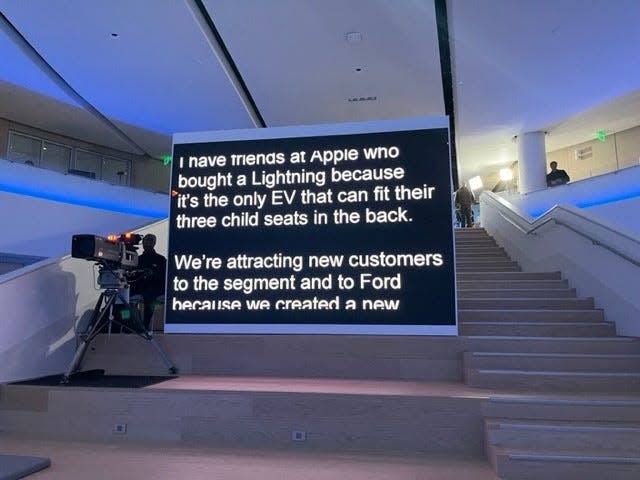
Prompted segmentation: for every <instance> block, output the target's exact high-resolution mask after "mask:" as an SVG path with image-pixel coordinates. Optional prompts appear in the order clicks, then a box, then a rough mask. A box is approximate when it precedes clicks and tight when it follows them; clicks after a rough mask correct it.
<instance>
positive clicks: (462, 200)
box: [454, 183, 475, 228]
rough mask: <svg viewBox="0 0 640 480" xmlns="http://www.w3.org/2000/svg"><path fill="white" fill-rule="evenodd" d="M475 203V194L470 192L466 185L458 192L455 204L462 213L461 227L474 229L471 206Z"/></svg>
mask: <svg viewBox="0 0 640 480" xmlns="http://www.w3.org/2000/svg"><path fill="white" fill-rule="evenodd" d="M474 202H475V198H474V197H473V192H471V190H469V188H468V187H467V185H466V183H464V184H462V186H461V187H460V188H459V189H458V190H456V194H455V199H454V203H455V205H456V209H459V211H460V226H461V227H463V228H464V227H473V220H472V218H471V205H473V203H474Z"/></svg>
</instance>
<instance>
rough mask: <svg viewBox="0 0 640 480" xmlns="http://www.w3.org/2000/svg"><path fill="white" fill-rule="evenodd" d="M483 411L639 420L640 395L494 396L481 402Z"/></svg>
mask: <svg viewBox="0 0 640 480" xmlns="http://www.w3.org/2000/svg"><path fill="white" fill-rule="evenodd" d="M482 415H484V416H485V417H489V418H511V419H528V420H544V421H563V422H570V421H573V422H583V421H587V422H590V421H593V420H594V419H597V420H598V421H601V422H633V423H640V398H639V397H637V396H636V397H633V398H610V397H592V398H584V397H583V396H575V395H563V396H555V397H540V396H524V395H518V396H495V397H491V398H490V399H489V400H488V401H486V402H485V403H483V405H482Z"/></svg>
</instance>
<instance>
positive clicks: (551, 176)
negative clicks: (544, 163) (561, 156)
mask: <svg viewBox="0 0 640 480" xmlns="http://www.w3.org/2000/svg"><path fill="white" fill-rule="evenodd" d="M549 166H550V167H551V171H550V172H549V173H547V187H555V186H557V185H564V184H565V183H568V182H569V175H567V172H565V171H564V170H560V169H559V168H558V162H551V163H550V164H549Z"/></svg>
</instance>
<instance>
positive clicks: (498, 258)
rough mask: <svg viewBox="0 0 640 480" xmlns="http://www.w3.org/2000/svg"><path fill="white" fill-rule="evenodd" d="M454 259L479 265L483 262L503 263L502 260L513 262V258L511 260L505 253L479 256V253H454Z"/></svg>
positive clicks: (458, 261)
mask: <svg viewBox="0 0 640 480" xmlns="http://www.w3.org/2000/svg"><path fill="white" fill-rule="evenodd" d="M456 261H457V263H477V264H479V265H482V264H485V263H492V262H495V263H501V262H502V263H504V262H512V263H515V262H514V261H513V260H511V259H510V258H509V257H507V256H506V255H485V256H479V255H466V254H462V255H458V254H456Z"/></svg>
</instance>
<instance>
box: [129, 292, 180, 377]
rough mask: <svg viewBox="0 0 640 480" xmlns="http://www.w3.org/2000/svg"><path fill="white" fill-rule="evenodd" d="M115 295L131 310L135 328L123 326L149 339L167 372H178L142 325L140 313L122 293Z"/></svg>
mask: <svg viewBox="0 0 640 480" xmlns="http://www.w3.org/2000/svg"><path fill="white" fill-rule="evenodd" d="M117 296H118V298H119V299H120V301H121V302H122V303H123V304H124V305H125V307H126V308H128V309H129V311H130V312H131V316H132V317H133V327H135V328H136V329H134V328H131V327H127V326H125V328H128V329H129V330H130V331H132V332H133V333H136V334H138V335H139V336H140V337H142V338H144V339H145V340H149V341H150V342H151V345H153V348H155V349H156V352H158V355H160V358H161V359H162V361H163V363H164V364H165V366H166V367H167V369H168V370H169V373H170V374H175V373H178V369H177V368H176V366H175V365H174V364H173V363H172V362H171V360H169V357H168V356H167V354H166V353H165V352H164V350H163V349H162V347H161V346H160V344H159V343H158V342H157V341H156V339H155V338H153V336H152V335H150V334H149V332H148V331H147V329H146V327H145V326H144V323H143V321H142V319H141V318H140V315H139V314H138V312H137V310H134V309H133V308H131V305H130V304H129V302H128V301H127V300H126V299H125V298H123V297H122V295H120V293H118V294H117Z"/></svg>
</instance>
